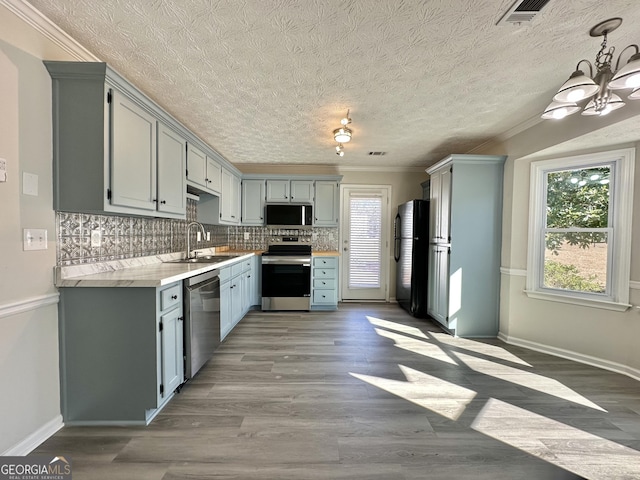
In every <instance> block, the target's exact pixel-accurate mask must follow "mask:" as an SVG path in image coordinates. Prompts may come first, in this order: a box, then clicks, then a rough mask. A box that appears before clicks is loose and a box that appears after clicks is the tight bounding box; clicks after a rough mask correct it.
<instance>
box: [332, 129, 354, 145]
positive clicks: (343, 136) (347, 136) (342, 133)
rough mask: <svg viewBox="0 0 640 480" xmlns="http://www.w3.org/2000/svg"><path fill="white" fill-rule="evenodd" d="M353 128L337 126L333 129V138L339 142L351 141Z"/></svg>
mask: <svg viewBox="0 0 640 480" xmlns="http://www.w3.org/2000/svg"><path fill="white" fill-rule="evenodd" d="M351 133H352V132H351V129H350V128H347V127H341V128H336V129H335V130H334V131H333V138H334V139H335V141H336V142H338V143H347V142H349V141H351Z"/></svg>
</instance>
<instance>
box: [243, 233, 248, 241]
mask: <svg viewBox="0 0 640 480" xmlns="http://www.w3.org/2000/svg"><path fill="white" fill-rule="evenodd" d="M244 239H245V240H249V232H244Z"/></svg>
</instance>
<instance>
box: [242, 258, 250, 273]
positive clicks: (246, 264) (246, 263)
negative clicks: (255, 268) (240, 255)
mask: <svg viewBox="0 0 640 480" xmlns="http://www.w3.org/2000/svg"><path fill="white" fill-rule="evenodd" d="M251 261H252V259H251V258H247V259H246V260H243V261H242V271H243V272H248V271H249V270H251Z"/></svg>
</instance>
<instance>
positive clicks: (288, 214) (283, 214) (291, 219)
mask: <svg viewBox="0 0 640 480" xmlns="http://www.w3.org/2000/svg"><path fill="white" fill-rule="evenodd" d="M265 219H266V224H267V226H269V227H279V228H293V227H295V228H302V227H311V226H312V225H313V207H312V206H311V205H293V204H282V203H268V204H267V205H266V206H265Z"/></svg>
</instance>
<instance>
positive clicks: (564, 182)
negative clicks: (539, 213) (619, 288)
mask: <svg viewBox="0 0 640 480" xmlns="http://www.w3.org/2000/svg"><path fill="white" fill-rule="evenodd" d="M612 168H613V167H612V165H604V166H598V167H590V168H581V169H574V170H561V171H555V172H549V173H547V175H546V199H547V202H546V203H547V208H546V220H545V227H546V228H545V229H544V232H543V233H544V241H545V259H544V281H543V285H544V287H546V288H554V289H561V290H573V291H582V292H593V293H606V292H607V276H608V275H607V265H608V253H609V249H608V240H609V237H610V234H611V231H610V226H611V225H610V215H609V212H610V208H609V204H610V189H611V182H610V179H611V177H612V175H611V173H612Z"/></svg>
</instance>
